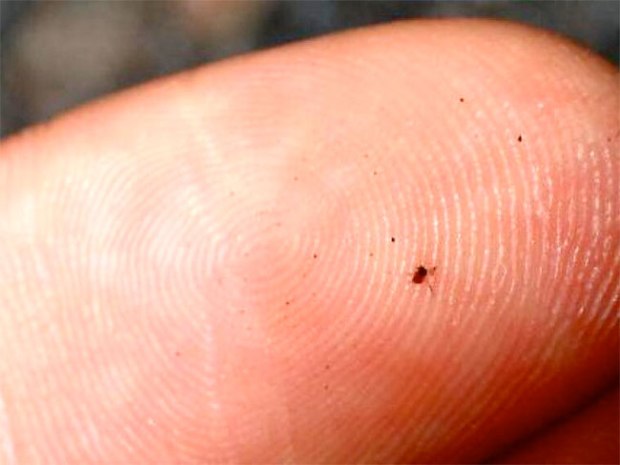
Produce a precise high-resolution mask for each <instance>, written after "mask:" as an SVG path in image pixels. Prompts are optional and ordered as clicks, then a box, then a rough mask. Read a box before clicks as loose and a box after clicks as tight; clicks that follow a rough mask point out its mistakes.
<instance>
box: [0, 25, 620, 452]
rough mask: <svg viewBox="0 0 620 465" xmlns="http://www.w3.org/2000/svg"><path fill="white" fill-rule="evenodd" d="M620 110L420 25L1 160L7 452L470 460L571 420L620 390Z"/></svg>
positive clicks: (541, 54)
mask: <svg viewBox="0 0 620 465" xmlns="http://www.w3.org/2000/svg"><path fill="white" fill-rule="evenodd" d="M617 97H618V87H617V75H616V73H615V71H614V70H612V69H611V68H610V67H609V66H607V65H605V64H604V63H602V62H601V61H599V60H598V59H596V58H594V57H592V56H590V55H589V54H588V53H587V52H586V51H583V50H581V49H579V48H577V47H575V46H573V45H570V44H568V43H566V42H564V41H562V40H560V39H557V38H555V37H552V36H549V35H546V34H543V33H540V32H537V31H533V30H529V29H525V28H521V27H517V26H510V25H507V24H504V23H488V22H466V23H463V22H451V21H446V22H420V23H402V24H397V25H392V26H388V27H382V28H375V29H368V30H361V31H358V32H353V33H350V34H345V35H340V36H333V37H328V38H325V39H322V40H318V41H312V42H308V43H304V44H301V45H296V46H292V47H285V48H282V49H278V50H274V51H270V52H267V53H263V54H259V55H251V56H248V57H243V58H240V59H237V60H233V61H229V62H226V63H222V64H221V65H216V66H213V67H210V68H205V69H201V70H197V71H193V72H190V73H187V74H184V75H180V76H176V77H173V78H170V79H167V80H164V81H159V82H156V83H153V84H150V85H149V86H146V87H142V88H139V89H136V90H133V91H131V92H128V93H124V94H121V95H119V96H117V97H114V98H111V99H108V100H106V101H103V102H100V103H98V104H94V105H91V106H89V107H86V108H84V109H82V110H80V111H78V112H76V113H73V114H71V115H67V116H66V117H64V118H62V119H60V120H58V121H57V122H53V123H51V124H50V125H49V126H48V127H43V128H38V129H34V130H32V131H30V132H27V133H26V134H24V135H22V136H20V137H17V138H15V139H13V140H9V141H6V142H5V143H4V144H3V146H2V149H1V150H2V153H1V155H0V159H2V162H1V163H2V164H1V165H0V179H1V180H2V182H1V184H0V185H2V190H1V191H0V212H1V215H0V217H1V218H3V220H2V221H3V222H2V228H1V229H0V231H1V233H2V240H1V241H0V244H1V245H0V247H1V252H0V256H2V257H3V261H2V264H0V286H1V291H0V295H2V296H3V300H4V302H6V303H5V304H4V311H3V312H2V313H1V314H0V334H1V335H2V337H0V354H1V356H0V373H2V377H3V378H2V379H3V385H2V391H1V392H2V396H3V399H4V405H5V406H6V407H5V410H6V415H5V416H6V418H7V420H6V421H5V424H7V425H8V430H9V431H10V437H11V438H12V440H11V442H10V444H12V445H11V451H12V452H11V454H12V455H13V456H15V457H17V458H19V459H23V460H25V461H28V460H31V461H37V460H40V461H45V460H47V458H49V460H50V461H54V462H63V463H72V462H73V463H84V462H85V461H87V462H88V461H96V460H106V461H112V462H113V461H116V462H123V461H125V462H131V461H133V462H136V461H140V460H142V461H145V462H151V463H152V462H154V461H164V462H165V461H168V462H170V461H174V460H179V461H184V462H191V461H192V460H195V461H197V462H201V463H204V462H217V463H222V462H234V463H240V462H253V463H256V462H274V461H295V462H306V463H307V462H328V461H332V462H333V461H337V462H351V461H367V462H368V461H372V462H381V461H386V462H396V461H400V460H404V461H422V462H430V461H449V462H457V461H468V462H472V461H476V460H477V459H479V458H482V457H485V456H488V455H489V454H491V453H492V452H494V451H496V450H498V449H499V448H501V447H502V446H503V445H505V444H507V443H510V442H512V441H514V440H515V439H517V438H519V437H520V436H522V435H524V434H526V433H528V432H530V431H532V430H534V429H535V428H538V427H540V426H541V425H542V424H544V423H545V422H547V421H550V420H552V419H553V418H555V417H556V416H558V415H561V414H563V413H564V412H566V411H568V410H570V409H573V408H574V407H575V406H576V405H578V404H579V403H580V402H582V401H584V399H587V398H589V397H590V396H593V395H595V394H596V393H597V392H599V391H600V390H602V389H603V388H605V387H606V386H608V385H609V384H610V383H613V382H615V380H616V379H617V367H618V358H617V357H618V355H617V354H618V350H617V349H618V335H617V329H618V327H617V300H618V295H619V289H618V282H619V279H618V266H617V265H618V260H619V254H618V223H617V219H616V218H615V217H614V216H613V214H612V213H613V212H614V211H617V210H618V204H617V196H616V195H615V194H616V192H617V187H618V179H617V177H618V171H617V170H616V169H614V168H615V167H617V165H616V163H617V155H618V139H617V134H618V122H617V119H616V115H615V104H614V102H615V101H617ZM419 265H424V266H425V267H427V268H428V269H431V268H433V267H436V271H435V273H434V275H433V276H428V279H429V281H428V283H429V284H432V286H433V293H431V292H430V290H429V289H428V288H427V287H426V286H425V284H426V283H427V282H426V281H425V282H424V283H421V284H416V283H413V282H412V277H411V273H412V272H413V271H414V269H415V267H417V266H419ZM431 279H432V281H430V280H431Z"/></svg>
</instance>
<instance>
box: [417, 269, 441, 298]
mask: <svg viewBox="0 0 620 465" xmlns="http://www.w3.org/2000/svg"><path fill="white" fill-rule="evenodd" d="M436 269H437V267H436V266H434V267H433V268H430V269H428V268H426V267H425V266H422V265H420V266H418V267H417V268H416V270H415V272H414V273H413V278H411V282H412V283H415V284H422V283H423V282H424V281H425V280H426V277H427V276H429V275H430V276H432V275H433V274H434V273H435V270H436ZM428 288H429V289H430V290H431V293H432V292H433V287H432V286H431V285H430V283H429V285H428Z"/></svg>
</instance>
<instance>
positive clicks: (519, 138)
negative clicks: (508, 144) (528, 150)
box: [517, 134, 523, 142]
mask: <svg viewBox="0 0 620 465" xmlns="http://www.w3.org/2000/svg"><path fill="white" fill-rule="evenodd" d="M517 140H518V141H519V142H521V141H522V140H523V137H521V134H519V137H517Z"/></svg>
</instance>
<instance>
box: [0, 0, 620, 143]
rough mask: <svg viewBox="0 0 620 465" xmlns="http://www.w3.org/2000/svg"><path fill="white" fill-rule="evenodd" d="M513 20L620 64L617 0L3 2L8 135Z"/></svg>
mask: <svg viewBox="0 0 620 465" xmlns="http://www.w3.org/2000/svg"><path fill="white" fill-rule="evenodd" d="M446 16H470V17H471V16H477V17H482V16H484V17H496V18H508V19H513V20H517V21H522V22H526V23H529V24H533V25H537V26H541V27H544V28H547V29H552V30H555V31H558V32H561V33H563V34H565V35H568V36H570V37H572V38H574V39H576V40H578V41H580V42H583V43H585V44H587V45H588V46H589V47H591V48H592V49H594V50H596V51H598V52H599V53H600V54H602V55H603V56H605V57H606V58H607V59H609V60H610V61H612V62H614V63H615V64H616V65H617V64H618V50H619V34H620V29H619V26H618V23H619V17H620V2H618V1H565V0H560V1H535V2H526V1H484V0H476V1H468V2H412V1H377V2H343V1H333V0H332V1H329V0H327V1H320V2H319V1H276V0H252V1H249V0H210V1H209V0H160V1H140V0H133V1H114V0H100V1H93V0H90V1H88V0H81V1H49V0H40V1H27V0H0V26H1V31H0V66H1V68H0V118H1V119H0V136H6V135H8V134H11V133H13V132H16V131H18V130H19V129H21V128H23V127H24V126H27V125H30V124H33V123H36V122H38V121H42V120H45V119H47V118H49V117H51V116H52V115H54V114H55V113H58V112H59V111H61V110H64V109H67V108H70V107H72V106H75V105H77V104H79V103H82V102H84V101H87V100H90V99H93V98H95V97H98V96H100V95H103V94H106V93H109V92H112V91H114V90H117V89H120V88H123V87H127V86H130V85H133V84H136V83H139V82H141V81H145V80H148V79H151V78H153V77H156V76H161V75H164V74H169V73H173V72H175V71H177V70H181V69H185V68H189V67H193V66H196V65H199V64H201V63H207V62H209V61H213V60H218V59H222V58H224V57H228V56H231V55H235V54H239V53H243V52H247V51H250V50H256V49H261V48H266V47H271V46H274V45H277V44H282V43H286V42H291V41H295V40H299V39H303V38H307V37H312V36H318V35H321V34H325V33H328V32H331V31H337V30H341V29H347V28H351V27H356V26H363V25H366V24H375V23H382V22H387V21H390V20H394V19H399V18H418V17H446Z"/></svg>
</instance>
